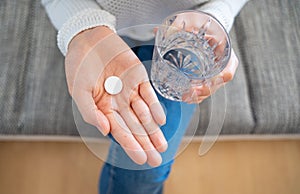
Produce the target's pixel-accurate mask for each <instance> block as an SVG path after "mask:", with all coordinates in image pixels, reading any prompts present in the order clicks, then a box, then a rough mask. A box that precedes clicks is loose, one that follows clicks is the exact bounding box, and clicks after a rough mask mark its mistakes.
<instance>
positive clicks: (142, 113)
mask: <svg viewBox="0 0 300 194" xmlns="http://www.w3.org/2000/svg"><path fill="white" fill-rule="evenodd" d="M131 107H132V109H133V111H134V113H135V115H136V117H137V119H138V120H139V122H140V123H142V125H143V128H144V129H145V130H146V132H147V134H148V135H149V136H150V139H151V141H152V143H153V144H154V146H155V148H156V149H157V150H158V151H160V152H164V151H166V149H167V145H168V144H167V141H166V139H165V137H164V135H163V133H162V131H161V130H160V128H159V126H158V125H157V124H156V123H155V121H154V120H153V118H152V115H151V113H150V110H149V108H148V106H147V104H146V103H145V102H144V101H143V100H142V99H141V98H136V99H135V101H133V102H132V103H131ZM136 122H138V121H136Z"/></svg>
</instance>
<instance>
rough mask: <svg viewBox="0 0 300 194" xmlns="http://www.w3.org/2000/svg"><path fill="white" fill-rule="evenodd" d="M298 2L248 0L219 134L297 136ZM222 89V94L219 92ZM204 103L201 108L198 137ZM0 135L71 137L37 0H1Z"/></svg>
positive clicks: (58, 58) (51, 38)
mask: <svg viewBox="0 0 300 194" xmlns="http://www.w3.org/2000/svg"><path fill="white" fill-rule="evenodd" d="M299 8H300V2H299V1H297V0H264V1H259V0H252V1H250V2H249V3H248V4H247V5H246V6H245V7H244V9H243V10H242V12H241V13H240V14H239V15H238V17H237V18H236V22H235V25H234V28H233V29H232V30H231V34H230V35H231V38H232V44H233V47H234V49H235V51H236V53H237V55H238V58H239V60H240V66H239V68H238V70H237V73H236V76H235V78H234V80H233V81H232V82H231V83H229V84H228V85H226V99H227V102H228V104H227V109H226V116H225V120H224V126H223V130H222V133H223V134H262V133H264V134H281V133H300V91H299V89H300V87H299V86H300V76H299V73H300V64H299V63H300V62H299V61H300V57H299V56H300V49H299V45H300V41H299V37H300V34H299V33H300V32H299V30H300V26H299V20H298V18H300V9H299ZM219 92H222V91H219ZM210 109H211V101H210V100H209V99H208V100H206V101H205V102H203V103H202V104H201V105H200V122H199V126H198V130H197V134H198V135H199V134H204V132H205V129H206V127H207V125H208V123H209V119H210ZM0 134H2V135H8V134H26V135H40V134H42V135H69V136H78V132H77V129H76V126H75V124H74V118H73V113H72V101H71V97H70V96H69V94H68V92H67V85H66V80H65V72H64V58H63V56H62V55H61V54H60V52H59V50H58V49H57V46H56V31H55V29H54V28H53V26H52V25H51V23H50V21H49V19H48V17H47V16H46V13H45V11H44V9H43V7H42V6H41V4H40V0H18V1H17V0H3V1H1V2H0Z"/></svg>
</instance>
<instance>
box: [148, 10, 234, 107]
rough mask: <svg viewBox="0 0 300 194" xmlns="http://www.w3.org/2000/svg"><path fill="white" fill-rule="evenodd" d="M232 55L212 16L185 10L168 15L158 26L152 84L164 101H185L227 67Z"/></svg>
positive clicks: (224, 31)
mask: <svg viewBox="0 0 300 194" xmlns="http://www.w3.org/2000/svg"><path fill="white" fill-rule="evenodd" d="M230 54H231V43H230V38H229V35H228V33H227V32H226V30H225V28H224V27H223V26H222V24H221V23H220V22H219V21H218V20H217V19H216V18H214V17H213V16H211V15H209V14H207V13H204V12H200V11H182V12H177V13H175V14H173V15H170V16H168V17H167V18H166V19H165V20H164V21H163V23H162V25H161V26H159V27H158V30H157V33H156V38H155V46H154V53H153V61H152V66H151V76H150V77H151V81H152V83H153V85H154V88H155V89H156V90H157V91H158V92H159V93H160V94H161V95H162V96H164V97H165V98H167V99H170V100H174V101H182V97H183V96H184V95H185V94H188V93H189V92H190V91H191V89H192V88H193V87H195V86H201V85H202V84H204V83H206V82H207V81H209V80H210V79H212V78H213V77H215V76H216V75H218V74H219V73H220V72H221V71H222V70H223V69H224V68H225V66H226V65H227V63H228V61H229V58H230Z"/></svg>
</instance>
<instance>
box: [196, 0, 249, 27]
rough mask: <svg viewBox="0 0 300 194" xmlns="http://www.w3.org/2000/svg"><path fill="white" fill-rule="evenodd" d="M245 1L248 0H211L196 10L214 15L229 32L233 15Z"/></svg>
mask: <svg viewBox="0 0 300 194" xmlns="http://www.w3.org/2000/svg"><path fill="white" fill-rule="evenodd" d="M247 2H248V0H211V1H209V2H208V3H206V4H204V5H203V6H201V7H200V8H199V9H198V10H200V11H204V12H206V13H209V14H211V15H213V16H215V17H216V18H217V19H218V20H219V21H220V23H221V24H222V25H223V26H224V27H225V29H226V30H227V31H228V32H229V31H230V29H231V27H232V25H233V22H234V18H235V16H236V15H237V14H238V13H239V12H240V10H241V9H242V8H243V6H244V5H245V4H246V3H247Z"/></svg>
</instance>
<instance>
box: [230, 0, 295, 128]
mask: <svg viewBox="0 0 300 194" xmlns="http://www.w3.org/2000/svg"><path fill="white" fill-rule="evenodd" d="M299 18H300V1H297V0H276V1H274V0H264V1H258V0H256V1H250V2H249V4H248V5H247V6H246V7H245V9H244V10H243V12H242V13H241V14H240V17H238V18H237V19H236V26H235V29H234V32H235V33H236V37H237V41H238V43H239V48H240V54H241V55H240V58H241V60H242V62H243V64H244V66H245V75H246V76H247V77H246V78H247V82H248V90H249V98H250V100H251V108H252V113H253V118H254V120H255V127H254V129H253V133H296V132H298V133H299V132H300V98H299V97H300V76H299V73H300V46H299V45H300V25H299Z"/></svg>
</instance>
